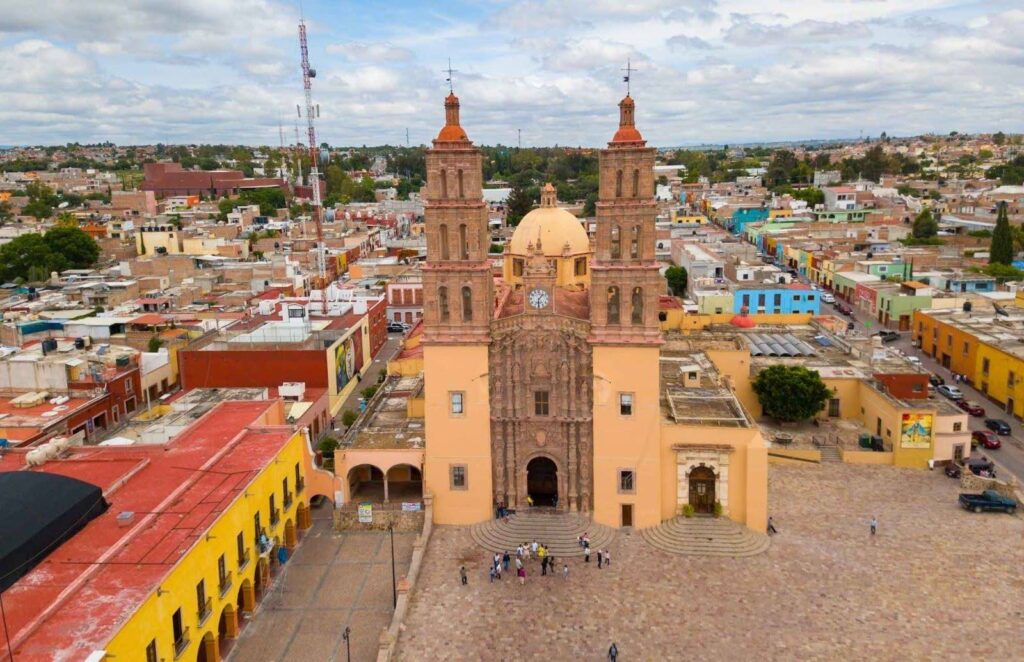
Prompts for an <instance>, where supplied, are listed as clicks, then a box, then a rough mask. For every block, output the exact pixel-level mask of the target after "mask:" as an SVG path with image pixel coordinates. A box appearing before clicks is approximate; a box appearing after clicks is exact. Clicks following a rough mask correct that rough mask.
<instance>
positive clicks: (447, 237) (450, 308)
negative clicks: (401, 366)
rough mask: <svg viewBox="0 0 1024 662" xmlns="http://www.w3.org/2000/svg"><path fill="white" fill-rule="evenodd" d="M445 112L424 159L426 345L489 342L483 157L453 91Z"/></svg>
mask: <svg viewBox="0 0 1024 662" xmlns="http://www.w3.org/2000/svg"><path fill="white" fill-rule="evenodd" d="M444 111H445V125H444V127H443V128H442V129H441V131H440V133H438V135H437V138H435V139H434V146H433V148H432V149H428V150H427V155H426V165H427V195H426V204H425V208H424V217H425V225H426V235H427V261H426V264H425V265H424V267H423V290H424V292H423V295H424V299H425V302H426V305H425V306H424V309H423V321H424V342H427V343H431V342H433V343H460V342H470V343H479V342H487V341H488V333H489V330H490V322H491V316H492V309H493V307H494V306H493V304H494V302H493V299H494V295H493V290H494V285H493V277H492V276H491V267H490V263H489V261H488V259H487V253H488V250H489V249H490V235H489V232H488V228H487V205H486V203H484V201H483V193H482V189H483V186H482V179H483V170H482V156H481V154H480V151H479V150H478V149H476V147H474V146H473V143H472V142H470V140H469V138H468V137H467V136H466V132H465V130H463V128H462V126H461V125H460V124H459V98H458V97H456V96H455V94H454V93H452V94H449V95H448V97H447V98H446V99H445V100H444Z"/></svg>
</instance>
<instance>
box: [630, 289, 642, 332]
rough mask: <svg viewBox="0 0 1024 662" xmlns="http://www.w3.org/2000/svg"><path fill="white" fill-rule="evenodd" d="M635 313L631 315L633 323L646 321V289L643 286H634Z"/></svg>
mask: <svg viewBox="0 0 1024 662" xmlns="http://www.w3.org/2000/svg"><path fill="white" fill-rule="evenodd" d="M632 303H633V313H632V314H631V315H630V321H631V322H632V323H633V324H643V323H644V289H643V288H642V287H634V288H633V301H632Z"/></svg>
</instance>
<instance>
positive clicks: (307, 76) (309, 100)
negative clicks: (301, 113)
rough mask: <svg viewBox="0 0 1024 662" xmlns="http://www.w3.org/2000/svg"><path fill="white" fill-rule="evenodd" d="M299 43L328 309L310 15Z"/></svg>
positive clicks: (319, 277)
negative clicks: (309, 24)
mask: <svg viewBox="0 0 1024 662" xmlns="http://www.w3.org/2000/svg"><path fill="white" fill-rule="evenodd" d="M299 47H300V48H301V50H302V86H303V88H304V89H305V92H306V127H307V129H308V131H309V143H308V144H309V156H310V171H309V186H310V188H311V189H312V190H313V225H314V226H315V227H316V279H315V281H314V287H315V288H316V289H319V290H321V291H322V292H323V295H322V296H323V299H322V302H323V311H324V313H326V312H327V255H326V247H325V246H324V228H323V219H322V214H323V207H322V204H321V202H320V169H319V167H318V166H317V163H318V161H319V160H320V158H319V154H318V153H317V142H316V127H315V126H314V125H313V120H314V117H315V116H317V115H319V114H320V108H319V106H314V105H313V82H312V81H313V79H314V78H316V69H314V68H312V67H311V66H309V46H308V44H307V43H306V19H305V18H300V19H299Z"/></svg>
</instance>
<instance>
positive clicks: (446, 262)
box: [422, 93, 767, 532]
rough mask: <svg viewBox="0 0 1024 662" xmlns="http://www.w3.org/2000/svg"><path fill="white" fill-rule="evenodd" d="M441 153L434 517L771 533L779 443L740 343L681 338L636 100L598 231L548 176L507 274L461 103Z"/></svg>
mask: <svg viewBox="0 0 1024 662" xmlns="http://www.w3.org/2000/svg"><path fill="white" fill-rule="evenodd" d="M444 105H445V124H444V127H443V128H442V129H441V130H440V132H439V133H438V135H437V138H436V139H435V140H434V141H433V147H432V148H431V149H429V150H428V151H427V156H426V165H427V185H426V191H425V232H426V237H427V259H426V263H425V264H424V266H423V286H424V287H423V289H424V300H425V305H424V311H423V324H424V327H423V340H422V345H423V369H424V375H425V394H424V395H425V406H424V412H425V416H424V418H425V420H424V426H425V457H424V490H425V491H426V492H429V493H430V494H432V496H433V511H434V521H435V522H437V523H439V524H472V523H477V522H482V521H484V520H487V519H489V518H492V517H494V513H495V508H496V507H497V506H498V505H501V504H504V505H506V506H507V507H509V508H512V509H516V510H520V511H522V510H525V509H527V508H530V507H533V508H546V509H551V510H555V511H561V512H573V513H579V514H581V515H583V516H587V517H592V518H593V519H594V520H595V521H597V522H599V523H602V524H606V525H609V526H614V527H637V528H642V527H650V526H655V525H658V524H660V523H661V522H662V521H664V520H667V519H670V518H672V517H675V516H677V515H679V514H681V513H683V512H686V511H688V510H690V509H692V512H694V513H707V514H711V513H716V514H722V515H724V516H727V517H729V518H731V519H733V520H735V521H737V522H739V523H741V524H745V525H746V526H748V527H749V528H751V529H753V530H756V531H759V532H761V531H763V530H764V526H765V521H766V517H767V513H766V499H767V496H766V493H767V450H766V448H765V443H764V441H763V439H762V437H761V435H760V433H759V431H758V429H757V426H756V425H755V424H754V423H753V421H752V419H751V417H750V416H749V415H748V414H747V413H746V412H745V411H744V410H743V407H742V406H741V405H740V403H739V400H738V399H737V398H736V396H735V390H736V388H738V387H741V386H742V385H743V384H749V353H748V352H747V350H746V349H745V346H744V345H742V344H741V343H738V342H736V341H735V339H729V338H727V337H725V338H719V339H714V340H709V341H708V342H707V343H700V342H696V341H694V340H692V339H685V338H675V339H667V338H665V337H664V336H663V333H662V331H661V328H660V311H659V306H660V303H661V302H662V301H663V299H664V297H663V294H664V293H665V291H666V286H665V282H664V278H663V277H662V276H661V274H660V272H659V264H658V262H657V260H656V259H655V232H656V229H655V217H656V214H657V209H656V203H655V200H654V197H653V192H654V161H655V149H654V148H652V147H648V146H647V144H646V141H645V140H644V138H643V136H642V135H641V133H640V131H639V130H638V129H637V127H636V123H635V103H634V101H633V99H632V98H631V97H630V96H629V95H628V94H627V96H626V97H625V98H624V99H622V101H621V102H620V103H619V125H618V129H617V130H616V131H615V133H614V135H613V136H612V139H611V141H610V142H609V143H608V146H607V148H605V149H603V150H601V152H600V176H599V195H598V202H597V207H596V208H597V221H596V232H595V235H594V237H593V238H591V237H590V236H589V235H588V233H587V231H586V229H585V227H584V225H583V224H582V223H581V221H580V220H579V219H578V218H576V217H575V216H574V215H572V214H571V213H569V212H568V211H566V210H563V209H560V208H559V207H558V204H557V191H556V190H555V188H554V187H553V186H551V185H550V184H548V185H546V186H544V187H543V189H542V192H541V201H540V206H539V207H538V208H536V209H534V210H533V211H531V212H530V213H528V214H527V215H526V216H525V217H524V218H523V219H522V221H521V222H520V223H519V225H518V226H517V227H516V229H515V232H514V234H513V236H512V238H511V240H510V241H509V242H508V243H507V244H506V246H505V250H504V254H503V255H502V258H501V261H502V264H501V267H500V270H499V269H498V268H497V264H496V263H495V258H494V256H489V255H488V250H489V247H490V244H491V240H490V233H489V229H488V224H487V222H488V213H487V206H486V204H485V202H484V200H483V198H482V185H483V182H482V162H481V159H482V155H481V153H480V151H479V150H477V149H476V148H475V147H474V146H473V143H472V142H471V141H470V139H469V137H468V135H467V133H466V131H465V130H464V129H463V127H462V125H461V121H460V117H459V110H460V107H459V99H458V98H457V97H456V96H455V94H454V93H452V94H449V96H448V97H447V98H446V99H445V104H444Z"/></svg>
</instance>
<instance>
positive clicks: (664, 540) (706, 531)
mask: <svg viewBox="0 0 1024 662" xmlns="http://www.w3.org/2000/svg"><path fill="white" fill-rule="evenodd" d="M640 534H641V535H642V536H643V539H644V540H645V541H647V543H648V544H650V545H651V546H653V547H656V548H658V549H660V550H662V551H664V552H669V553H670V554H680V555H683V556H733V557H741V556H754V555H756V554H760V553H762V552H764V551H765V550H767V549H768V546H769V545H770V544H771V540H770V539H769V538H768V536H767V535H764V534H760V533H754V532H753V531H751V530H750V529H748V528H746V527H745V526H742V525H740V524H737V523H736V522H733V521H732V520H731V519H729V518H727V517H676V518H675V519H670V520H668V521H666V522H662V523H661V524H660V525H658V526H655V527H651V528H649V529H644V530H643V531H641V532H640Z"/></svg>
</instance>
